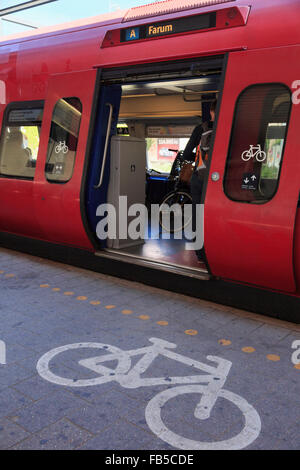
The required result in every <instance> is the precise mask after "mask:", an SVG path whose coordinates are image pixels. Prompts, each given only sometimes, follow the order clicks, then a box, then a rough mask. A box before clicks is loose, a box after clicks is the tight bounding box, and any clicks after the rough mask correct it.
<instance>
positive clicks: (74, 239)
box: [34, 69, 96, 249]
mask: <svg viewBox="0 0 300 470" xmlns="http://www.w3.org/2000/svg"><path fill="white" fill-rule="evenodd" d="M95 82H96V71H95V70H93V69H91V70H83V71H79V72H77V71H76V72H69V73H62V74H54V75H52V76H51V77H50V78H49V82H48V88H47V92H46V99H45V109H44V118H43V124H42V130H41V141H40V148H39V153H38V158H37V167H36V182H37V183H38V184H36V185H35V188H34V208H35V212H36V214H39V225H40V227H41V231H42V233H43V237H44V238H45V239H46V240H49V241H51V242H60V243H63V244H66V245H75V246H77V247H80V248H83V249H91V244H90V241H89V239H88V237H87V235H86V231H85V228H84V226H83V223H82V217H81V210H80V192H79V189H78V188H80V185H81V181H82V171H83V166H84V161H85V152H86V142H87V140H88V135H89V129H90V122H91V108H92V104H93V96H94V88H95ZM63 98H78V99H79V100H80V101H81V103H82V115H81V120H80V127H79V134H78V143H77V150H76V155H75V161H74V168H73V174H72V177H71V178H70V179H69V180H68V181H65V182H60V181H59V180H57V181H50V180H48V179H47V178H46V172H45V169H46V162H47V154H48V145H49V138H50V132H51V126H52V118H53V112H54V109H55V106H56V104H57V103H58V101H59V100H61V99H63ZM54 218H55V224H53V219H54Z"/></svg>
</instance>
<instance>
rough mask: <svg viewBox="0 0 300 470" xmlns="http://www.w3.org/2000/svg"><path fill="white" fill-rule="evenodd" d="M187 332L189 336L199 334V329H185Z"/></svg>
mask: <svg viewBox="0 0 300 470" xmlns="http://www.w3.org/2000/svg"><path fill="white" fill-rule="evenodd" d="M185 334H186V335H189V336H197V334H198V331H197V330H185Z"/></svg>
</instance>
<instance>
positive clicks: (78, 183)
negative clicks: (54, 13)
mask: <svg viewBox="0 0 300 470" xmlns="http://www.w3.org/2000/svg"><path fill="white" fill-rule="evenodd" d="M299 14H300V2H299V0H284V1H283V0H272V1H271V0H250V1H249V2H244V1H243V0H193V1H191V0H181V1H180V2H179V1H177V0H166V1H163V2H158V3H154V4H151V5H146V6H144V7H137V8H132V9H130V10H128V11H117V12H115V13H112V14H109V15H102V16H99V17H95V18H91V19H87V20H82V21H78V22H74V23H70V24H66V25H61V26H58V27H55V28H54V27H49V28H43V29H40V30H37V31H36V32H34V33H32V32H30V33H25V34H22V35H16V36H9V37H7V38H4V39H3V40H2V42H1V43H0V116H1V129H2V130H1V141H0V198H1V204H0V241H1V243H2V244H3V246H9V247H12V248H15V249H19V250H23V251H26V252H30V253H36V254H39V255H42V256H45V257H48V258H51V259H58V260H62V261H64V262H68V263H71V264H74V265H78V266H84V267H87V268H90V269H94V270H98V271H100V272H105V273H109V274H113V275H117V276H121V277H122V276H123V277H127V278H129V279H133V280H139V281H142V282H145V283H150V284H153V285H157V286H158V287H163V288H168V289H171V290H175V291H179V292H183V293H186V294H189V295H194V296H198V297H202V298H206V299H210V300H214V301H218V302H223V303H226V304H229V305H233V306H236V307H241V308H247V309H249V310H253V311H257V312H262V313H266V314H269V315H273V316H277V317H281V318H284V319H288V320H292V321H295V322H297V323H298V322H299V319H300V314H299V305H300V302H299V296H300V212H299V210H300V209H299V192H300V187H299V173H300V161H299V158H298V153H299V140H298V129H299V127H300V107H299V106H298V104H299V103H300V66H299V53H300V45H299V27H298V23H299V20H298V18H299ZM214 98H217V100H218V105H217V114H216V120H215V123H214V129H213V137H212V145H211V149H210V167H209V171H208V172H207V180H206V182H205V185H204V191H203V194H202V198H203V205H204V216H203V217H204V226H203V240H204V244H203V249H202V255H203V257H202V262H198V261H197V258H196V257H195V253H194V251H193V250H192V249H190V250H187V249H186V240H184V239H181V240H180V239H179V238H177V237H176V236H174V234H173V236H171V235H170V236H169V237H167V236H165V237H163V236H162V234H161V233H156V234H154V236H153V237H151V236H150V237H147V236H145V237H140V238H139V239H134V238H130V236H129V235H128V231H127V229H129V227H130V224H131V222H132V220H133V217H132V213H131V215H130V213H129V214H128V213H127V206H125V205H123V203H125V199H124V198H125V197H126V201H127V202H126V203H127V204H129V206H130V205H134V204H144V205H145V204H146V202H147V205H145V207H148V208H149V207H150V206H151V205H153V204H159V201H161V200H162V199H163V197H164V196H165V195H166V193H167V192H168V191H169V190H170V189H172V187H171V186H172V179H171V178H170V172H171V167H172V163H173V161H174V158H175V152H172V150H180V149H181V150H182V149H183V148H184V145H185V144H186V142H187V139H188V138H189V135H190V134H191V132H192V130H193V128H194V127H195V126H196V125H197V124H199V123H201V122H204V121H205V120H207V119H208V117H209V104H210V102H211V101H212V100H213V99H214ZM146 169H147V171H145V170H146ZM108 204H111V205H112V206H113V207H114V208H115V209H116V213H115V215H116V216H118V217H117V218H118V221H117V230H116V234H113V235H111V236H108V239H101V237H100V236H99V232H100V229H99V227H101V221H103V220H104V218H105V213H104V212H103V210H102V209H103V208H105V207H108V206H107V205H108ZM125 216H126V217H125ZM122 221H123V222H124V221H125V222H124V224H125V229H126V233H125V235H124V234H123V235H124V236H121V235H122V234H121V232H122V231H123V232H124V224H123V228H121V229H120V226H119V224H121V222H122ZM149 223H150V222H149ZM145 229H146V232H147V233H148V231H147V230H148V227H145Z"/></svg>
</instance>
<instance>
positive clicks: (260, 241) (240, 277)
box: [205, 46, 300, 293]
mask: <svg viewBox="0 0 300 470" xmlns="http://www.w3.org/2000/svg"><path fill="white" fill-rule="evenodd" d="M297 53H298V54H299V46H288V47H284V48H273V49H269V50H255V51H243V52H234V53H232V54H231V55H230V56H229V60H228V65H227V74H226V80H225V85H224V89H223V98H222V109H221V110H220V113H219V119H220V120H221V121H222V123H223V125H222V126H218V128H217V131H216V145H215V146H214V148H213V154H212V161H211V174H210V177H209V179H208V185H207V193H206V197H207V205H206V211H205V232H206V254H207V256H208V259H209V262H210V267H211V269H212V271H213V273H214V275H215V276H217V277H220V278H223V279H228V280H232V281H237V282H242V283H247V284H256V285H259V286H262V287H265V288H269V289H275V290H278V291H285V292H291V293H294V292H296V280H295V272H294V259H293V258H294V231H295V220H296V214H297V202H298V197H299V185H298V184H297V179H296V178H297V176H296V175H298V172H297V170H296V168H297V162H296V161H295V159H294V161H293V155H295V154H296V142H297V136H296V124H295V123H296V122H298V123H299V113H298V110H296V109H295V108H296V107H295V106H293V105H292V103H291V115H290V117H289V118H288V121H287V125H288V124H289V123H290V124H292V123H293V122H294V126H292V125H288V128H287V135H286V137H285V139H286V140H285V147H284V153H283V160H282V167H281V172H280V176H279V184H278V186H277V192H276V193H275V194H273V197H271V199H269V200H266V201H265V202H264V201H258V202H256V200H254V202H252V201H249V202H248V203H246V202H247V201H246V202H245V201H238V200H234V199H232V198H230V197H229V196H228V194H227V195H226V192H225V184H226V181H227V180H226V175H227V167H228V161H229V160H228V159H229V158H231V157H230V155H231V154H230V152H231V142H232V136H233V132H234V129H235V127H234V126H235V119H236V110H237V109H238V107H237V106H238V99H239V98H240V97H241V94H242V93H243V92H245V90H246V89H248V88H250V87H253V86H256V85H263V86H267V85H276V84H277V85H284V86H285V87H286V88H287V89H288V90H289V92H290V95H292V90H291V85H292V83H293V81H294V77H295V68H293V67H291V66H290V64H296V63H297V61H296V57H297ZM278 64H280V67H278ZM261 112H262V111H261ZM297 113H298V115H297ZM296 116H298V117H296ZM297 119H298V121H297ZM252 127H253V126H252ZM252 127H251V129H252ZM251 132H252V131H251ZM250 134H251V133H250ZM265 135H266V134H265ZM265 138H267V137H265ZM253 144H254V145H256V144H257V142H253ZM245 150H247V149H245ZM240 161H241V160H240ZM252 161H254V158H253V159H252ZM288 162H289V163H288ZM298 168H299V163H298ZM299 170H300V168H299ZM247 171H248V170H247ZM244 172H245V171H244ZM239 181H240V188H241V187H242V179H240V180H239ZM245 189H247V188H245ZM250 189H251V188H250ZM251 202H252V203H251ZM210 235H213V236H210Z"/></svg>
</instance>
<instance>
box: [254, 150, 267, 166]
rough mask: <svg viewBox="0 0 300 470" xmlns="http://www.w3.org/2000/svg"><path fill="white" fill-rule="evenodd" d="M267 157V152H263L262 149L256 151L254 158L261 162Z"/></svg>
mask: <svg viewBox="0 0 300 470" xmlns="http://www.w3.org/2000/svg"><path fill="white" fill-rule="evenodd" d="M266 158H267V154H266V152H264V151H263V150H262V151H261V152H257V154H256V160H257V161H258V162H259V163H262V162H264V161H265V160H266Z"/></svg>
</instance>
